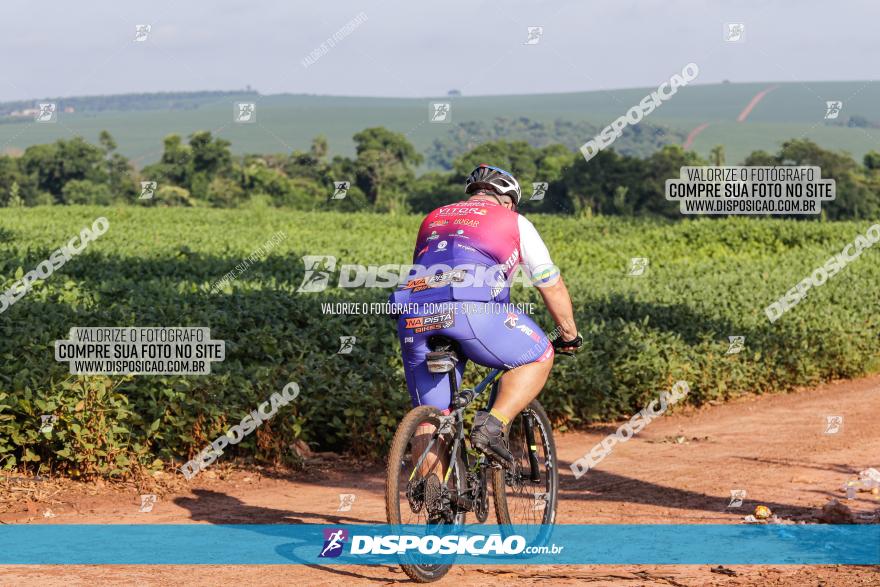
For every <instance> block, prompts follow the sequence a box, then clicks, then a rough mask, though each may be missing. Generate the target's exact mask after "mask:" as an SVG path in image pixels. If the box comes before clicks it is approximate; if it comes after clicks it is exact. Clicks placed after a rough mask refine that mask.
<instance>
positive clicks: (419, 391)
mask: <svg viewBox="0 0 880 587" xmlns="http://www.w3.org/2000/svg"><path fill="white" fill-rule="evenodd" d="M419 317H422V315H420V314H406V315H403V316H401V317H400V320H399V322H398V327H397V331H398V336H399V338H400V348H401V353H402V355H403V370H404V374H405V376H406V383H407V388H408V389H409V394H410V399H411V400H412V405H413V407H416V406H424V405H430V406H434V407H436V408H438V409H440V410H441V411H444V412H445V413H448V410H449V406H450V404H451V402H452V397H451V394H450V388H449V377H450V374H447V373H431V372H430V371H428V365H427V363H426V361H425V357H426V355H427V354H428V352H429V351H430V349H429V348H428V338H429V337H430V336H433V335H437V334H442V335H444V336H448V337H450V338H453V339H454V338H456V336H457V335H460V333H459V332H458V330H460V329H457V328H456V327H455V320H454V319H453V324H452V325H451V326H450V327H447V328H441V329H439V330H430V331H423V332H416V330H418V329H419V327H417V326H413V320H412V319H414V318H419ZM466 363H467V359H466V358H465V357H460V361H459V363H458V365H456V369H455V371H453V374H454V376H455V377H456V383H458V382H460V381H461V377H462V374H463V373H464V368H465V365H466ZM434 430H435V427H434V426H433V425H431V424H422V425H421V426H419V427H418V428H417V429H416V435H415V437H414V438H413V451H412V456H413V459H414V462H413V466H415V464H416V462H417V461H418V459H419V457H421V455H422V453H424V451H425V449H426V448H427V446H428V444H429V442H430V440H431V436H432V435H433V433H434ZM448 448H449V447H447V446H446V445H445V443H444V442H443V441H442V439H440V441H439V442H435V444H434V446H432V447H431V451H430V453H429V454H428V456H427V457H425V459H424V461H422V465H421V466H420V467H419V475H420V476H422V477H427V476H428V475H429V474H431V473H435V474H436V475H437V477H438V478H443V476H444V475H445V470H446V466H447V465H448V457H449V454H448ZM438 454H439V455H442V457H443V458H442V462H439V463H438V458H437V456H438Z"/></svg>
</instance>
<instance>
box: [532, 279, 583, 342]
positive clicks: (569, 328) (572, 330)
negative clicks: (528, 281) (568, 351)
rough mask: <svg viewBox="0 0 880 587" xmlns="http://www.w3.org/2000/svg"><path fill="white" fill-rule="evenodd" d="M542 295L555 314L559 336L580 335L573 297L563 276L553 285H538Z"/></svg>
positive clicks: (552, 314)
mask: <svg viewBox="0 0 880 587" xmlns="http://www.w3.org/2000/svg"><path fill="white" fill-rule="evenodd" d="M538 291H539V292H541V297H542V298H544V303H545V304H546V305H547V310H549V311H550V315H551V316H553V321H554V322H555V323H556V326H557V327H558V328H559V336H561V337H562V340H574V338H575V337H577V335H578V329H577V325H576V324H575V323H574V310H573V308H572V306H571V297H570V296H569V295H568V288H567V287H565V282H564V281H562V276H561V275H560V276H559V279H558V280H557V281H556V283H554V284H552V285H543V286H540V285H539V286H538Z"/></svg>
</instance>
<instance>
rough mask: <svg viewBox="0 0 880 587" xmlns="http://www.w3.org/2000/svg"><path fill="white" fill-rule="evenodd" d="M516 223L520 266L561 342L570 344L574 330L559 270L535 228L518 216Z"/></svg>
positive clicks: (566, 291) (572, 311)
mask: <svg viewBox="0 0 880 587" xmlns="http://www.w3.org/2000/svg"><path fill="white" fill-rule="evenodd" d="M517 222H518V224H519V242H520V254H521V258H522V262H523V265H524V266H525V269H526V271H527V272H528V274H529V276H530V277H531V278H532V281H533V283H534V284H535V285H536V286H538V291H540V292H541V297H542V298H544V303H545V304H546V305H547V309H548V310H549V311H550V315H551V316H552V317H553V321H554V322H555V323H556V326H557V328H558V329H559V335H560V336H561V337H562V339H563V340H573V339H574V338H576V337H577V333H578V330H577V325H576V324H575V322H574V310H573V309H572V305H571V297H570V296H569V295H568V288H567V287H565V282H563V281H562V275H560V273H559V268H558V267H556V265H554V264H553V261H552V260H551V259H550V251H548V250H547V245H545V244H544V241H543V240H542V239H541V235H539V234H538V231H537V230H536V229H535V226H534V225H533V224H532V223H531V222H529V221H528V220H527V219H526V218H525V217H524V216H520V217H519V218H518V219H517Z"/></svg>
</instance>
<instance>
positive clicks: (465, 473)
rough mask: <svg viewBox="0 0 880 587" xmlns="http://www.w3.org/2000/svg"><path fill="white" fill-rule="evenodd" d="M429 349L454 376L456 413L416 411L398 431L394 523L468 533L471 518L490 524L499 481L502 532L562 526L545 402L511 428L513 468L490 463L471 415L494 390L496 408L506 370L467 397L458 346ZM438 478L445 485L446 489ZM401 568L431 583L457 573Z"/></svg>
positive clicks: (391, 462)
mask: <svg viewBox="0 0 880 587" xmlns="http://www.w3.org/2000/svg"><path fill="white" fill-rule="evenodd" d="M429 348H430V349H431V350H432V352H430V353H428V356H427V361H428V369H429V371H431V372H432V373H447V377H448V380H449V388H450V391H451V397H452V398H453V399H452V405H451V408H450V409H449V410H445V411H441V410H439V409H437V408H435V407H433V406H419V407H417V408H413V409H412V410H410V412H409V413H408V414H407V415H406V417H404V419H403V420H402V421H401V423H400V425H399V426H398V427H397V432H396V433H395V435H394V441H393V442H392V444H391V452H390V454H389V455H388V471H387V476H386V479H385V510H386V516H387V520H388V523H389V524H391V525H394V526H397V525H401V524H407V525H408V524H419V525H421V524H429V525H431V524H442V525H452V526H463V525H464V523H465V519H466V516H467V514H468V513H473V514H474V517H475V518H476V520H477V521H478V522H480V523H482V522H485V521H486V520H487V519H488V517H489V479H491V481H492V494H493V501H494V504H495V516H496V518H497V520H498V524H499V525H500V526H502V531H503V528H504V527H508V528H509V527H510V526H512V525H513V524H516V525H528V524H531V525H535V526H536V527H537V528H538V532H539V534H542V533H545V532H549V528H550V527H551V525H552V524H553V522H554V520H555V518H556V499H557V495H556V494H557V489H558V485H559V471H558V469H557V459H556V445H555V443H554V441H553V431H552V430H551V427H550V420H549V419H548V418H547V414H546V412H545V411H544V408H543V407H541V404H540V402H538V400H532V401H531V403H529V405H528V406H526V408H525V409H524V410H523V411H522V412H520V413H519V414H517V415H516V417H514V418H513V419H512V420H511V421H510V423H509V424H508V425H507V426H506V428H505V434H506V437H507V440H508V443H509V444H508V446H509V448H510V452H511V453H512V454H513V456H514V461H513V463H505V464H504V465H503V466H502V465H501V464H499V463H497V462H496V461H494V460H490V459H488V458H487V457H486V455H485V454H483V453H482V452H480V451H478V450H476V449H474V448H472V447H471V446H470V440H469V438H468V435H466V434H465V432H464V428H465V421H464V414H465V411H466V410H467V408H468V407H469V406H470V405H471V404H472V403H474V401H475V400H476V399H477V398H479V397H480V396H481V395H482V394H483V393H484V392H485V391H486V389H489V388H490V387H491V393H490V395H489V398H488V401H487V403H486V408H485V409H486V410H488V409H490V408H491V406H492V404H493V402H494V399H495V396H496V395H497V392H498V383H499V380H500V379H501V376H502V375H504V373H506V370H503V369H494V370H492V371H491V372H490V373H489V374H488V375H487V376H486V378H485V379H483V380H482V381H481V382H480V383H479V384H478V385H477V386H476V387H474V388H473V389H459V388H458V386H457V384H456V377H455V365H456V363H457V362H458V360H459V356H458V351H457V350H456V348H455V343H454V342H453V341H452V340H450V339H448V338H446V337H443V336H434V337H432V338H431V339H430V340H429ZM438 473H439V474H438ZM431 476H435V479H434V480H431V479H430V477H431ZM436 478H441V479H442V480H441V481H440V483H439V488H437V487H436V485H437V479H436ZM438 489H439V491H438ZM401 567H402V568H403V570H404V572H405V573H406V574H407V575H408V576H409V577H410V578H411V579H413V580H415V581H418V582H420V583H428V582H431V581H436V580H438V579H440V578H441V577H443V576H444V575H445V574H446V573H448V572H449V569H450V568H451V565H449V564H405V563H402V564H401Z"/></svg>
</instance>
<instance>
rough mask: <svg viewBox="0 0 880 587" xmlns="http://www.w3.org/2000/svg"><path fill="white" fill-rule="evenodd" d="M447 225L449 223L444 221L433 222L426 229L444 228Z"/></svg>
mask: <svg viewBox="0 0 880 587" xmlns="http://www.w3.org/2000/svg"><path fill="white" fill-rule="evenodd" d="M456 222H458V221H456ZM447 224H449V221H448V220H446V219H443V220H435V221H434V222H432V223H431V224H429V225H428V228H437V227H438V226H446V225H447Z"/></svg>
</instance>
